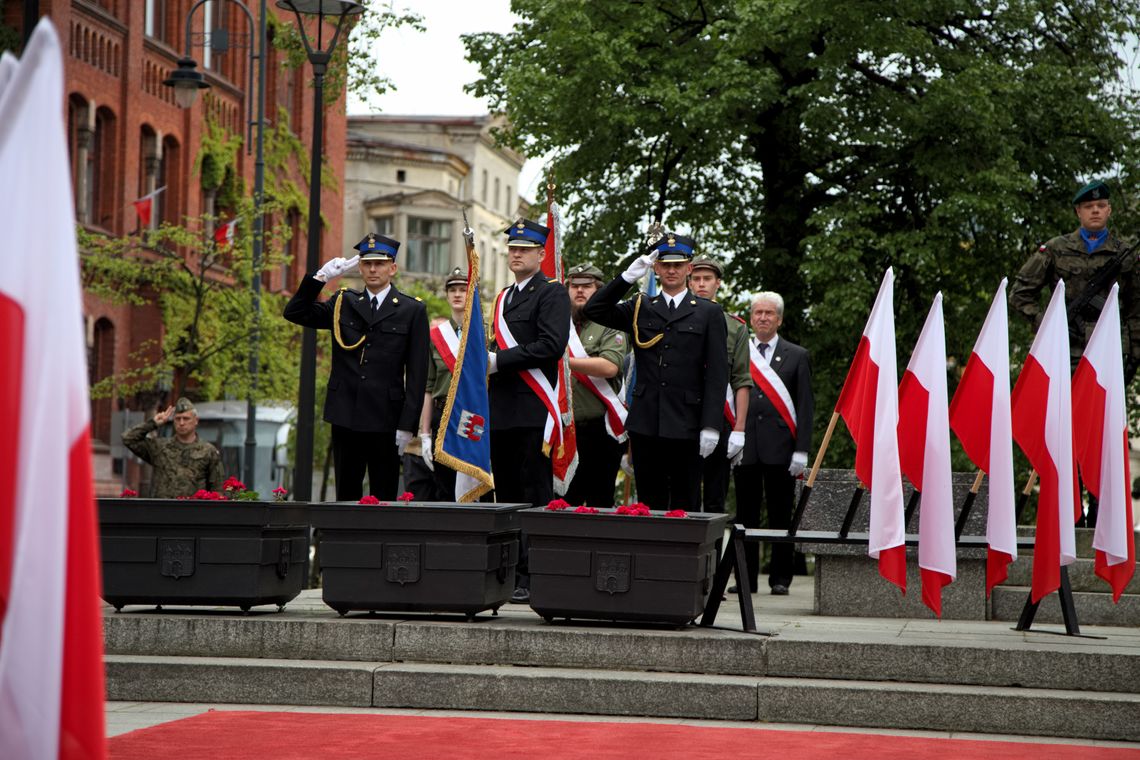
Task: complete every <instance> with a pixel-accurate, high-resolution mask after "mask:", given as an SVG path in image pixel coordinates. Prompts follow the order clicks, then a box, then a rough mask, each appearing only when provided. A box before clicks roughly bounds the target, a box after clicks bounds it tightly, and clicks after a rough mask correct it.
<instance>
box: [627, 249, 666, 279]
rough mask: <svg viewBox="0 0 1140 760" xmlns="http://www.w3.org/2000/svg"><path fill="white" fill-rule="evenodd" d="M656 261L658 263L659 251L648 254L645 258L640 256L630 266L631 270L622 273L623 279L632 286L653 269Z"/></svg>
mask: <svg viewBox="0 0 1140 760" xmlns="http://www.w3.org/2000/svg"><path fill="white" fill-rule="evenodd" d="M655 261H657V251H654V252H653V253H647V254H645V255H644V256H638V257H637V258H636V259H634V260H633V263H632V264H630V265H629V269H627V270H625V271H624V272H622V273H621V278H622V279H623V280H625V281H626V282H628V283H630V284H631V285H632V284H633V283H635V282H637V281H638V280H640V279H641V278H642V277H644V276H645V275H646V273H647V272H648V271H649V270H650V269H652V268H653V262H655Z"/></svg>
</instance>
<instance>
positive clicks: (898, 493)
mask: <svg viewBox="0 0 1140 760" xmlns="http://www.w3.org/2000/svg"><path fill="white" fill-rule="evenodd" d="M894 291H895V275H894V271H893V270H892V269H890V268H889V267H888V268H887V271H886V273H885V274H884V275H883V284H882V285H881V286H879V295H878V297H876V298H875V305H874V307H872V308H871V316H870V317H868V318H867V326H866V327H864V328H863V337H862V338H860V340H859V348H858V350H857V351H856V352H855V358H854V359H852V360H851V367H850V368H849V369H848V370H847V379H846V380H844V381H843V390H842V391H840V393H839V400H838V401H837V402H836V403H835V411H836V412H838V413H839V414H840V416H842V417H843V421H844V422H845V423H846V424H847V429H848V430H849V431H850V432H851V437H852V438H853V439H855V447H856V452H855V474H856V475H857V476H858V477H859V480H860V481H861V482H862V483H863V485H864V487H866V488H867V489H868V490H870V492H871V534H870V541H869V543H868V546H867V553H868V554H869V555H870V556H871V557H873V558H875V559H878V560H879V574H880V575H882V576H883V577H884V578H886V579H887V580H888V581H890V582H891V583H893V584H895V585H896V586H898V587H899V588H900V589H902V591H903V593H904V594H905V593H906V535H905V532H904V528H905V525H904V519H903V492H902V469H901V467H900V465H899V441H898V422H899V414H898V374H897V373H898V370H897V369H896V367H897V366H898V365H897V364H896V363H895V315H894Z"/></svg>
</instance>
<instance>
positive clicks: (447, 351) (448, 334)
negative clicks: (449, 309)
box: [430, 322, 459, 372]
mask: <svg viewBox="0 0 1140 760" xmlns="http://www.w3.org/2000/svg"><path fill="white" fill-rule="evenodd" d="M430 335H431V342H432V345H433V346H435V350H436V351H438V352H439V358H441V359H443V363H444V364H446V365H447V370H448V372H455V357H456V356H458V355H459V333H457V332H455V328H454V327H452V326H451V322H440V323H439V324H438V325H436V326H435V327H433V328H431V331H430Z"/></svg>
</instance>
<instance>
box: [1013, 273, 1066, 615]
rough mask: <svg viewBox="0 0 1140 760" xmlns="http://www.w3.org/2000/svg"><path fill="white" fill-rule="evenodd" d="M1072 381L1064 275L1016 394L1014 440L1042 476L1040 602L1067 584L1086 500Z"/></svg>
mask: <svg viewBox="0 0 1140 760" xmlns="http://www.w3.org/2000/svg"><path fill="white" fill-rule="evenodd" d="M1070 386H1071V378H1070V377H1069V320H1068V317H1067V315H1066V314H1065V282H1064V280H1058V281H1057V285H1056V287H1055V288H1054V289H1053V297H1052V299H1050V301H1049V308H1047V309H1046V310H1045V316H1044V318H1043V319H1042V320H1041V327H1039V328H1038V330H1037V336H1036V337H1035V338H1034V339H1033V346H1032V347H1031V348H1030V349H1029V356H1027V357H1026V358H1025V366H1024V367H1022V368H1021V374H1020V375H1018V377H1017V384H1016V385H1014V386H1013V394H1012V396H1011V398H1010V404H1011V406H1012V411H1013V439H1014V440H1015V441H1017V445H1018V446H1020V447H1021V450H1022V451H1024V452H1025V456H1026V457H1028V458H1029V463H1030V464H1031V465H1033V468H1034V469H1035V470H1037V474H1038V475H1039V476H1040V478H1041V490H1040V493H1039V495H1038V497H1037V533H1036V536H1035V538H1034V546H1033V588H1032V591H1031V597H1032V599H1033V601H1034V602H1038V601H1040V600H1041V599H1043V598H1044V597H1045V596H1047V595H1049V594H1050V593H1052V592H1054V591H1056V590H1057V589H1058V588H1060V587H1061V565H1069V564H1072V563H1073V562H1074V561H1075V560H1076V558H1077V551H1076V533H1075V532H1074V530H1073V525H1074V524H1075V523H1076V521H1077V517H1079V516H1080V508H1081V501H1080V498H1079V496H1078V494H1077V487H1078V486H1077V468H1076V462H1075V461H1074V459H1073V412H1072V392H1071V390H1070Z"/></svg>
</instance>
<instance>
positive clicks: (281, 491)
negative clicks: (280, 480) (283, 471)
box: [273, 488, 289, 501]
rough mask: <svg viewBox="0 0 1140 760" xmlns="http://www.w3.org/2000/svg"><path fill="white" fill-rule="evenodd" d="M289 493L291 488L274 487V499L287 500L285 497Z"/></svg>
mask: <svg viewBox="0 0 1140 760" xmlns="http://www.w3.org/2000/svg"><path fill="white" fill-rule="evenodd" d="M288 495H289V489H288V488H274V489H273V500H274V501H285V498H286V497H287V496H288Z"/></svg>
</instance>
